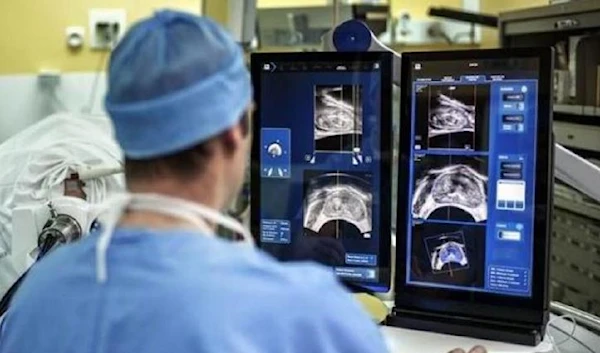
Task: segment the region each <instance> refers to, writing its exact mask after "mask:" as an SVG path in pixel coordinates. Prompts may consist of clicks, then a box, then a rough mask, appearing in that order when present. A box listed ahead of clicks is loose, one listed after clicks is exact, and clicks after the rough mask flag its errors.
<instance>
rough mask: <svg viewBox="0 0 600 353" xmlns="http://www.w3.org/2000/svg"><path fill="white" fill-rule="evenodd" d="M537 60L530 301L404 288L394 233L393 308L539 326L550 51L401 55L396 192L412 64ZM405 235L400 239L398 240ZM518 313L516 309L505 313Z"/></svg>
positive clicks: (544, 305)
mask: <svg viewBox="0 0 600 353" xmlns="http://www.w3.org/2000/svg"><path fill="white" fill-rule="evenodd" d="M510 58H536V59H538V60H539V67H538V74H539V81H538V104H537V105H538V106H537V111H538V114H537V119H538V121H537V144H536V155H537V156H536V168H535V169H536V186H535V201H534V203H535V211H534V221H533V224H534V229H533V232H534V234H538V235H539V236H534V245H533V271H532V272H533V273H532V279H531V283H532V291H531V294H532V295H531V296H530V297H519V296H513V295H501V294H495V293H488V292H473V291H468V290H454V289H446V288H429V287H422V286H417V285H413V284H406V267H405V266H406V265H405V264H406V260H407V254H406V252H407V238H408V237H407V234H406V233H405V232H401V233H398V235H397V237H398V238H397V242H396V244H397V247H396V260H397V262H396V263H397V265H396V269H397V271H396V277H395V288H396V297H395V302H396V306H397V307H399V308H404V309H406V310H416V311H428V312H437V313H444V314H451V315H461V316H465V317H482V318H492V319H501V320H512V322H527V323H539V322H542V321H543V320H544V317H545V315H544V313H545V312H546V311H547V309H548V305H549V304H548V286H549V278H548V263H549V243H550V241H549V238H550V235H549V234H550V230H551V223H550V222H551V214H552V195H551V193H552V186H553V180H554V176H553V175H554V174H553V169H552V165H553V153H552V151H553V139H552V92H551V90H552V70H553V69H552V68H553V51H552V49H551V48H539V49H538V48H536V49H532V48H511V49H486V50H459V51H444V52H420V53H403V54H402V65H401V77H402V79H401V103H400V104H401V106H400V114H401V119H400V151H399V160H398V163H399V172H398V190H409V183H410V180H409V163H410V155H411V154H410V151H411V148H412V141H411V131H412V128H413V126H412V119H411V105H412V89H411V87H412V82H411V80H412V78H411V68H412V66H413V63H414V62H421V63H423V62H428V61H445V60H482V59H510ZM408 201H409V195H408V193H407V192H404V193H401V192H399V193H398V197H397V205H396V206H397V224H396V226H397V228H396V229H397V230H404V229H407V227H408V224H409V222H410V219H409V215H408V212H406V205H408ZM402 234H404V236H402ZM506 309H519V310H506Z"/></svg>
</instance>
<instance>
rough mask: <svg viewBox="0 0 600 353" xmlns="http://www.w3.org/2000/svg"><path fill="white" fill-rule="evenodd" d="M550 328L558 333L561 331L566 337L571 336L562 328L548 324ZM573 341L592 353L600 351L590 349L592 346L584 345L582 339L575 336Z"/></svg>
mask: <svg viewBox="0 0 600 353" xmlns="http://www.w3.org/2000/svg"><path fill="white" fill-rule="evenodd" d="M548 327H552V328H553V329H555V330H556V331H559V332H561V333H563V334H564V335H566V336H569V333H568V332H567V331H565V330H563V329H562V328H560V327H558V326H556V325H550V324H548ZM572 340H573V341H575V342H577V344H579V345H580V346H582V347H583V348H585V349H586V350H588V351H589V352H591V353H598V352H599V351H594V350H593V349H592V348H590V346H588V345H587V344H585V343H583V342H582V341H581V340H580V339H578V338H577V337H575V336H572Z"/></svg>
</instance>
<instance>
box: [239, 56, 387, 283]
mask: <svg viewBox="0 0 600 353" xmlns="http://www.w3.org/2000/svg"><path fill="white" fill-rule="evenodd" d="M361 60H368V61H375V60H377V61H379V62H380V64H381V66H380V69H379V70H380V72H381V74H380V77H381V85H382V90H381V102H380V112H381V127H380V129H381V132H382V134H381V136H380V138H381V141H380V143H381V151H382V152H384V153H381V154H380V155H381V162H380V163H381V173H380V186H381V188H380V198H379V199H380V200H381V204H380V210H381V212H380V215H379V225H380V228H381V233H380V234H382V236H380V242H379V264H378V272H379V281H378V282H376V283H368V282H361V281H347V280H344V279H342V278H340V280H341V281H342V282H348V283H352V284H354V285H357V284H358V285H362V286H364V287H365V289H366V290H368V291H373V292H387V291H389V289H390V287H391V272H392V271H391V255H392V254H391V252H392V251H391V241H392V240H391V230H392V224H391V215H392V197H391V194H392V184H391V183H392V180H391V179H392V138H393V136H392V72H393V71H392V70H393V69H392V66H393V65H392V64H393V63H392V55H391V53H387V52H303V53H253V54H251V56H250V68H251V74H252V84H253V87H254V103H255V107H254V112H253V122H252V132H253V134H254V138H253V141H252V148H251V163H250V190H251V191H250V193H251V197H250V229H251V231H252V234H253V236H254V239H255V241H256V244H257V245H258V246H259V247H261V242H260V212H259V210H260V195H261V183H260V181H261V176H260V141H259V138H258V137H259V136H260V130H261V123H260V117H261V110H260V102H261V98H262V97H261V92H262V82H261V74H262V64H263V63H269V62H297V61H307V62H310V61H316V62H328V61H361ZM386 151H387V153H385V152H386ZM385 234H387V235H388V236H385Z"/></svg>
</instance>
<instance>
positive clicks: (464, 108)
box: [415, 85, 490, 151]
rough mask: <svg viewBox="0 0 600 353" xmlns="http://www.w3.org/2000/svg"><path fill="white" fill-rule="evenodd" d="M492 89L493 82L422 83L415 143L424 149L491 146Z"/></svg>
mask: <svg viewBox="0 0 600 353" xmlns="http://www.w3.org/2000/svg"><path fill="white" fill-rule="evenodd" d="M489 91H490V89H489V85H424V86H421V87H419V88H418V89H417V90H416V116H417V119H416V136H415V143H416V144H417V145H419V146H420V149H462V150H477V151H484V150H487V149H488V140H489V136H488V135H489V104H490V103H489V93H490V92H489Z"/></svg>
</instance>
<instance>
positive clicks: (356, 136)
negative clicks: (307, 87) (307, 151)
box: [314, 85, 363, 152]
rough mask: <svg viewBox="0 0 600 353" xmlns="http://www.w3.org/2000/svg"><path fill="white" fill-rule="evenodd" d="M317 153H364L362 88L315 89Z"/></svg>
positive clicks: (321, 86) (339, 86)
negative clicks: (362, 149)
mask: <svg viewBox="0 0 600 353" xmlns="http://www.w3.org/2000/svg"><path fill="white" fill-rule="evenodd" d="M314 95H315V106H314V139H315V150H316V151H331V152H360V150H361V147H362V132H363V110H362V87H361V86H359V85H331V86H330V85H327V86H325V85H318V86H315V89H314Z"/></svg>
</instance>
